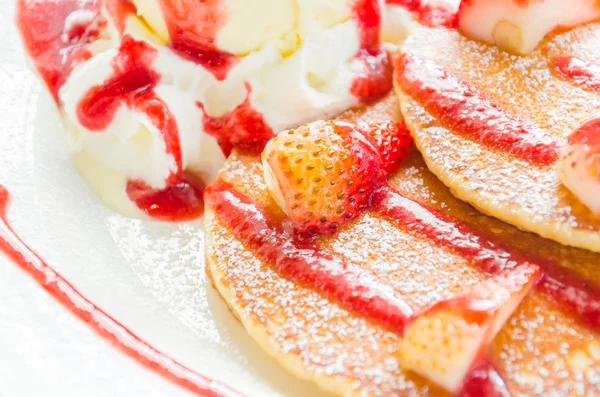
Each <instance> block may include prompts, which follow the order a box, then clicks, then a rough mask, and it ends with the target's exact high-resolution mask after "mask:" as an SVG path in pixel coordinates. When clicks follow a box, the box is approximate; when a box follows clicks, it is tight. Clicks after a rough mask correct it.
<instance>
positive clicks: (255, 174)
mask: <svg viewBox="0 0 600 397" xmlns="http://www.w3.org/2000/svg"><path fill="white" fill-rule="evenodd" d="M397 109H398V104H397V101H396V100H395V98H394V97H388V98H386V99H384V100H383V101H381V102H380V103H379V104H377V105H375V106H373V107H371V108H368V109H366V111H354V112H347V113H345V114H344V115H342V116H341V118H342V119H347V120H356V119H363V120H375V121H377V120H388V119H390V118H391V119H396V120H397V119H398V118H399V114H398V110H397ZM219 180H220V181H225V182H227V183H228V184H230V185H231V186H232V189H234V190H235V191H237V192H239V193H241V194H243V195H244V196H246V197H248V198H249V199H250V200H252V201H253V202H255V203H258V204H259V205H263V206H265V207H267V208H268V209H270V210H271V211H273V212H277V211H279V209H278V207H277V206H276V204H275V202H274V201H273V199H272V198H271V196H270V195H269V193H268V191H267V187H266V184H265V181H264V179H263V174H262V165H261V163H260V160H259V159H258V158H256V157H251V156H245V155H241V154H235V153H234V154H233V155H232V156H231V157H230V158H229V160H228V161H227V164H226V166H225V167H224V169H223V170H222V171H221V174H220V176H219ZM389 183H390V185H391V186H392V187H393V188H394V189H396V190H397V191H398V192H399V193H401V194H403V195H404V196H406V197H408V198H409V199H411V200H414V201H415V202H417V203H420V204H424V205H427V206H429V207H432V208H434V209H437V210H439V211H441V212H442V213H444V214H447V215H449V216H451V217H453V218H456V220H457V221H461V222H465V223H466V224H467V225H469V226H470V227H471V228H472V229H473V230H475V231H479V232H482V233H485V234H487V235H491V236H493V237H494V238H495V239H497V240H498V241H500V242H502V243H505V244H507V245H510V246H514V247H516V248H518V249H522V250H524V251H526V252H529V253H532V252H533V253H535V254H536V255H538V256H541V257H542V258H551V260H552V261H554V262H556V263H559V264H560V266H561V267H564V268H568V269H570V270H572V271H573V272H575V273H576V274H578V275H579V276H581V277H585V278H586V279H588V280H590V281H593V283H592V284H596V283H599V282H600V267H598V266H597V264H598V263H600V255H598V254H594V253H592V252H589V251H585V250H580V249H575V248H569V247H564V246H561V245H559V244H556V243H554V242H552V241H550V240H546V239H542V238H540V237H538V236H537V235H535V234H531V233H525V232H521V231H519V230H518V229H516V228H515V227H512V226H509V225H507V224H505V223H503V222H500V221H498V220H496V219H494V218H490V217H487V216H485V215H482V214H480V213H479V212H477V211H476V210H475V209H473V207H471V206H469V205H467V204H465V203H463V202H461V201H459V200H457V199H456V198H454V197H453V196H452V195H451V194H450V191H449V190H448V189H447V188H446V187H445V186H444V185H443V184H442V183H440V182H439V180H438V179H437V178H436V177H435V176H434V175H433V174H431V173H430V172H429V171H428V170H427V168H426V166H425V164H424V162H423V160H422V158H421V156H420V155H419V153H418V152H416V151H413V152H412V153H411V155H409V157H408V158H407V159H406V160H405V161H404V162H403V163H402V166H401V169H400V170H399V171H398V172H397V173H396V174H394V175H393V176H392V177H391V178H390V180H389ZM223 219H224V217H223V213H222V210H221V209H219V208H218V206H216V205H215V204H214V203H213V202H212V201H211V200H210V199H207V207H206V250H207V252H206V255H207V271H208V273H209V275H210V277H211V279H212V280H213V284H214V286H215V287H216V289H217V290H218V292H219V293H220V294H221V296H222V297H223V298H224V300H225V301H226V302H227V304H228V306H229V307H230V309H231V311H232V312H233V313H234V315H235V316H236V317H237V318H238V319H239V320H240V322H241V323H242V324H243V326H244V327H245V328H246V330H247V331H248V332H249V334H250V335H251V336H252V337H253V338H254V339H255V340H256V341H257V342H258V343H259V345H260V346H261V347H262V348H263V349H265V350H266V351H267V352H268V353H269V354H271V355H272V356H274V357H275V358H276V359H277V360H279V361H280V362H281V364H282V365H283V366H284V367H285V368H287V369H288V370H289V371H290V372H292V373H294V374H295V375H297V376H299V377H301V378H303V379H307V380H310V381H312V382H315V383H316V384H318V385H319V386H320V387H321V388H322V389H324V390H327V391H330V392H332V393H335V394H338V395H362V396H364V395H369V396H426V395H434V396H441V395H446V392H445V391H444V390H441V389H440V388H438V387H437V386H434V385H432V384H431V383H429V382H428V381H427V380H425V379H423V378H421V377H419V376H418V375H415V374H414V373H412V372H410V371H405V370H403V369H402V362H400V360H399V359H398V354H397V350H398V345H399V342H400V340H401V335H399V334H397V333H395V332H392V331H391V330H389V329H387V328H386V327H384V326H382V325H380V324H378V323H376V322H374V321H370V320H368V319H366V318H364V317H362V316H360V315H358V314H356V313H354V312H352V311H349V310H346V309H345V308H344V307H342V306H341V305H340V304H338V303H337V302H335V301H333V300H332V299H328V298H326V297H324V296H322V295H321V294H319V293H317V292H316V291H315V290H313V289H311V288H309V287H306V286H303V285H299V284H298V283H295V282H294V280H292V279H286V278H284V277H282V276H281V275H280V274H279V273H278V272H277V271H276V270H275V268H274V266H273V265H272V264H270V263H267V262H264V261H262V260H261V259H260V258H259V256H258V254H257V253H256V252H255V251H254V250H253V249H252V248H251V247H250V246H248V245H247V244H245V243H244V242H243V241H242V240H241V239H240V238H238V237H237V236H236V233H235V228H236V227H238V226H239V225H232V224H228V223H227V222H225V221H224V220H223ZM319 244H320V245H321V247H323V249H324V250H325V251H326V252H328V253H330V254H331V255H333V256H334V257H335V258H338V259H340V260H342V261H344V262H345V263H346V264H347V265H348V266H349V267H351V268H354V269H358V270H359V271H364V272H365V274H366V275H368V277H369V278H370V279H371V280H373V282H378V283H381V284H384V285H386V286H389V287H390V288H393V290H394V291H395V292H396V293H398V294H399V295H401V296H402V297H403V298H404V299H405V300H406V302H408V303H409V304H410V305H411V306H412V307H413V308H414V309H415V310H417V311H418V310H420V309H423V308H424V307H426V306H428V305H430V304H432V303H434V302H437V301H439V300H442V299H445V298H448V297H450V296H454V295H456V294H458V293H460V292H462V291H465V289H467V288H468V287H469V286H472V285H473V284H475V283H478V282H480V281H482V280H484V279H486V278H488V277H489V275H488V274H486V273H484V272H483V271H481V270H480V269H479V268H477V267H476V266H475V265H474V264H473V263H472V262H470V261H469V260H468V259H465V258H464V257H463V256H461V255H459V254H457V253H456V252H453V251H452V250H450V249H448V248H444V247H441V246H440V245H438V244H437V243H436V242H435V241H432V240H431V239H430V238H428V237H427V236H425V235H423V234H420V233H417V232H414V231H411V230H408V229H405V228H402V227H401V226H400V225H398V224H395V223H393V222H391V221H389V220H388V219H386V218H384V217H383V216H381V214H379V213H377V212H375V211H367V212H366V213H363V214H362V216H360V217H359V218H358V219H356V220H355V221H354V222H352V223H350V224H348V225H346V226H344V227H342V228H341V230H340V233H339V234H337V235H336V236H333V237H322V238H320V239H319ZM489 356H490V359H491V360H492V361H493V362H494V363H495V366H496V368H497V371H498V373H499V374H500V376H502V378H503V379H504V381H505V383H506V385H507V387H508V389H509V390H510V392H511V393H512V394H513V395H519V394H526V395H530V394H532V393H535V394H549V393H554V394H555V395H572V396H576V395H581V396H583V395H593V394H596V393H598V392H600V338H599V335H598V334H597V333H596V331H594V330H593V329H592V327H591V326H588V325H585V324H584V323H583V322H581V321H578V320H576V319H574V318H573V317H572V315H571V314H569V313H568V312H567V310H565V309H564V308H562V307H560V306H559V305H557V304H556V303H554V302H553V301H552V300H551V299H550V298H548V296H547V295H545V294H543V293H542V292H540V291H539V290H537V289H534V290H532V291H531V292H530V293H529V295H528V296H527V297H526V298H525V299H524V301H523V302H522V303H521V305H520V306H519V307H518V309H517V310H516V311H515V313H514V314H513V315H512V317H511V318H510V319H509V320H508V321H507V322H506V323H505V324H504V327H503V328H502V330H501V331H500V333H499V334H498V335H497V336H496V338H495V340H494V341H493V343H492V346H491V348H490V351H489Z"/></svg>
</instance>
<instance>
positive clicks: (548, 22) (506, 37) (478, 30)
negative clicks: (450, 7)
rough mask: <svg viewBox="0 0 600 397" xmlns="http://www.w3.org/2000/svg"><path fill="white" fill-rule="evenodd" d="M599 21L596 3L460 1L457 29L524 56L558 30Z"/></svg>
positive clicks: (587, 0) (582, 0) (586, 0)
mask: <svg viewBox="0 0 600 397" xmlns="http://www.w3.org/2000/svg"><path fill="white" fill-rule="evenodd" d="M597 18H600V6H599V3H598V2H597V1H596V0H572V1H562V0H464V1H462V2H461V5H460V9H459V12H458V26H459V28H460V29H461V30H462V31H463V32H464V33H466V34H467V35H469V36H471V37H473V38H475V39H478V40H483V41H486V42H488V43H491V44H496V45H497V46H499V47H501V48H503V49H505V50H508V51H513V52H517V53H528V52H531V51H533V50H534V49H535V47H536V46H537V44H538V43H539V42H540V41H541V40H542V39H543V38H544V36H545V35H546V34H547V33H550V32H551V31H553V30H554V29H556V28H558V27H573V26H577V25H579V24H583V23H586V22H589V21H592V20H594V19H597Z"/></svg>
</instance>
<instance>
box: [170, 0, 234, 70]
mask: <svg viewBox="0 0 600 397" xmlns="http://www.w3.org/2000/svg"><path fill="white" fill-rule="evenodd" d="M159 2H160V5H161V9H162V14H163V17H164V19H165V22H166V24H167V29H168V31H169V39H170V40H169V43H168V45H169V47H171V48H172V49H173V51H174V52H175V53H177V54H178V55H179V56H181V57H182V58H184V59H187V60H189V61H192V62H194V63H197V64H199V65H202V66H203V67H204V68H205V69H207V70H208V71H210V72H211V73H212V74H213V76H215V78H216V79H217V80H223V79H225V78H226V77H227V73H228V72H229V70H230V69H231V68H232V67H233V66H234V65H235V64H236V63H237V62H238V60H239V59H238V57H237V56H235V55H234V54H231V53H229V52H226V51H222V50H220V49H219V48H217V46H216V35H217V33H218V31H219V29H220V28H221V27H222V26H223V25H224V24H225V22H226V20H227V14H226V12H225V7H224V5H223V4H222V3H223V1H222V0H203V1H198V0H178V1H172V0H159Z"/></svg>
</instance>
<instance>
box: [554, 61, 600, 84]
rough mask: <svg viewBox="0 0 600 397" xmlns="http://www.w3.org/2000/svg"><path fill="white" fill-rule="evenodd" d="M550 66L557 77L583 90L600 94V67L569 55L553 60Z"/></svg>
mask: <svg viewBox="0 0 600 397" xmlns="http://www.w3.org/2000/svg"><path fill="white" fill-rule="evenodd" d="M551 66H552V67H553V68H554V70H555V71H556V74H557V75H558V76H559V77H562V78H563V79H566V80H570V81H572V82H573V83H574V84H576V85H577V86H580V87H582V88H583V89H586V90H589V91H594V92H598V93H600V66H598V65H595V64H593V63H591V62H588V61H586V60H584V59H581V58H577V57H574V56H571V55H561V56H557V57H555V58H553V59H552V61H551Z"/></svg>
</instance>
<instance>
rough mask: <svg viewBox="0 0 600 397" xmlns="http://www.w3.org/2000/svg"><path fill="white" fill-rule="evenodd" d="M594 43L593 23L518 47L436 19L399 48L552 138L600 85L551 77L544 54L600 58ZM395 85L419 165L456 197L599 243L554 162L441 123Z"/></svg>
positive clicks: (597, 247)
mask: <svg viewBox="0 0 600 397" xmlns="http://www.w3.org/2000/svg"><path fill="white" fill-rule="evenodd" d="M599 48H600V24H597V23H592V24H589V25H586V26H582V27H578V28H575V29H573V30H571V31H568V32H562V33H558V34H555V35H554V36H552V37H550V38H548V39H546V40H545V41H544V42H543V43H542V44H540V45H539V46H538V49H537V50H536V51H535V52H533V53H531V54H529V55H527V56H517V55H512V54H509V53H507V52H504V51H502V50H500V49H498V48H496V47H494V46H489V45H486V44H482V43H479V42H476V41H473V40H469V39H467V38H465V37H463V36H462V35H461V34H460V33H459V32H457V31H453V30H447V29H443V28H438V29H427V28H424V29H421V30H419V31H418V32H416V33H415V34H414V35H413V36H411V37H410V38H409V39H408V40H407V41H406V43H405V44H404V47H403V52H404V54H407V55H409V56H411V57H413V56H414V57H418V58H419V59H423V60H427V61H430V62H432V63H433V64H435V65H437V66H439V67H441V68H443V69H444V70H445V71H446V72H447V73H448V74H449V75H452V76H455V77H458V78H460V79H462V80H463V81H465V82H467V83H468V84H470V85H472V86H473V87H475V89H477V90H479V92H480V93H482V94H483V95H485V96H486V97H487V98H489V100H490V101H492V102H494V103H496V104H497V105H499V107H500V108H502V109H504V110H505V111H506V112H509V113H510V114H512V115H516V116H517V117H519V118H521V119H522V120H526V121H527V122H530V123H532V124H533V125H535V126H536V127H539V128H540V129H542V130H543V131H545V132H544V133H545V134H548V137H551V138H553V139H555V140H556V141H557V142H559V143H561V142H562V141H563V139H564V138H566V137H567V136H568V135H569V134H570V133H571V132H572V131H573V130H574V129H575V128H577V127H578V126H580V125H581V124H582V123H584V122H586V121H588V120H589V119H591V118H594V117H599V115H600V93H599V92H596V91H595V90H593V89H590V87H589V86H584V85H582V84H578V83H577V82H576V81H573V80H570V79H568V78H565V77H564V76H561V75H560V74H559V73H557V72H556V70H555V68H554V67H553V64H552V62H553V60H554V59H556V57H559V56H575V57H577V58H579V59H581V60H583V61H586V62H589V63H591V64H592V65H600V51H598V49H599ZM396 92H397V94H398V96H399V98H400V101H401V109H402V113H403V115H404V117H405V120H406V123H407V126H408V128H409V130H410V131H411V133H412V135H413V137H414V138H415V141H416V145H417V147H418V149H419V151H420V152H421V153H422V155H423V158H424V160H425V162H426V164H427V166H428V167H429V169H430V170H431V172H433V173H434V174H435V175H436V176H438V178H439V179H440V180H441V181H442V182H443V183H444V184H446V185H447V186H448V187H449V188H450V189H451V190H452V192H453V193H454V194H455V195H456V196H457V197H458V198H460V199H462V200H464V201H466V202H468V203H470V204H472V205H474V206H475V207H477V208H478V209H479V210H480V211H482V212H484V213H486V214H489V215H492V216H495V217H497V218H499V219H501V220H503V221H505V222H508V223H511V224H513V225H515V226H517V227H519V228H522V229H524V230H528V231H532V232H535V233H537V234H539V235H541V236H543V237H546V238H549V239H552V240H555V241H558V242H560V243H562V244H566V245H570V246H574V247H580V248H586V249H589V250H592V251H595V252H600V217H598V216H595V215H594V214H593V213H592V212H591V211H590V210H588V209H587V208H586V207H585V206H584V205H583V204H582V203H580V202H579V200H578V199H577V197H576V196H574V195H573V194H572V193H571V192H570V191H568V190H567V189H566V188H565V187H564V186H563V185H562V184H561V183H560V182H559V179H558V177H557V174H556V162H555V161H553V162H551V163H549V164H539V163H536V162H534V161H533V162H532V161H527V160H524V159H522V158H519V157H518V156H515V155H514V154H512V153H509V152H507V151H506V150H499V149H496V148H494V147H492V146H489V145H486V144H483V143H481V142H480V141H479V140H477V139H473V137H472V136H468V135H465V134H464V133H461V131H456V130H453V129H452V128H449V127H448V125H447V124H446V123H444V122H442V121H441V120H440V117H439V115H438V114H437V113H435V112H432V111H431V109H430V108H426V107H425V106H423V105H422V103H421V102H418V101H416V100H415V99H414V96H411V95H408V92H407V90H406V88H405V87H403V86H402V84H398V81H396ZM464 117H473V115H471V114H466V115H464Z"/></svg>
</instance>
